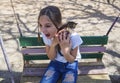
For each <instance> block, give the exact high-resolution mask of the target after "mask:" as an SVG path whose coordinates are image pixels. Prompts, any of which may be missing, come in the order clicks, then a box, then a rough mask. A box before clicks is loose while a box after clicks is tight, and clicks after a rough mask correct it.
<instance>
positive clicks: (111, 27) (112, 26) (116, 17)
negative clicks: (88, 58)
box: [106, 13, 120, 36]
mask: <svg viewBox="0 0 120 83" xmlns="http://www.w3.org/2000/svg"><path fill="white" fill-rule="evenodd" d="M119 16H120V13H119V15H118V16H117V17H116V19H115V20H114V22H113V23H112V25H111V26H110V28H109V30H108V32H107V33H106V36H108V35H109V33H110V31H111V30H112V28H113V26H114V25H115V23H116V22H117V20H118V18H119Z"/></svg>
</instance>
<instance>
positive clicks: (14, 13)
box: [10, 0, 23, 37]
mask: <svg viewBox="0 0 120 83" xmlns="http://www.w3.org/2000/svg"><path fill="white" fill-rule="evenodd" d="M10 3H11V7H12V10H13V15H14V17H15V21H16V24H17V28H18V31H19V33H20V36H21V37H22V36H23V35H22V32H21V29H20V26H19V22H18V19H17V16H16V12H15V8H14V6H13V1H12V0H10Z"/></svg>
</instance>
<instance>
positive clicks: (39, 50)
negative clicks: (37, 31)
mask: <svg viewBox="0 0 120 83" xmlns="http://www.w3.org/2000/svg"><path fill="white" fill-rule="evenodd" d="M105 50H106V47H103V46H81V47H80V52H81V53H82V52H87V53H88V52H104V51H105ZM21 52H22V53H23V54H41V53H45V52H46V51H45V48H43V47H41V48H22V49H21Z"/></svg>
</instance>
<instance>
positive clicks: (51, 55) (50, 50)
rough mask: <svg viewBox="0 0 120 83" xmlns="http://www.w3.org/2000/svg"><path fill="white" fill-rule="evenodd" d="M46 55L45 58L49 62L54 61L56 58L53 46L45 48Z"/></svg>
mask: <svg viewBox="0 0 120 83" xmlns="http://www.w3.org/2000/svg"><path fill="white" fill-rule="evenodd" d="M46 53H47V56H48V58H49V59H50V60H54V59H55V57H56V49H55V46H53V45H51V46H46Z"/></svg>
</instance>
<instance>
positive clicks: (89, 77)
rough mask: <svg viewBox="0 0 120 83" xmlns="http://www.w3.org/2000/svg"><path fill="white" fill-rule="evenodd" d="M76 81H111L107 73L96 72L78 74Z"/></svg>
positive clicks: (93, 82)
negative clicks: (94, 73) (93, 73)
mask: <svg viewBox="0 0 120 83" xmlns="http://www.w3.org/2000/svg"><path fill="white" fill-rule="evenodd" d="M77 83H112V82H111V80H110V77H109V76H108V75H107V74H98V75H81V76H78V80H77Z"/></svg>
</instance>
